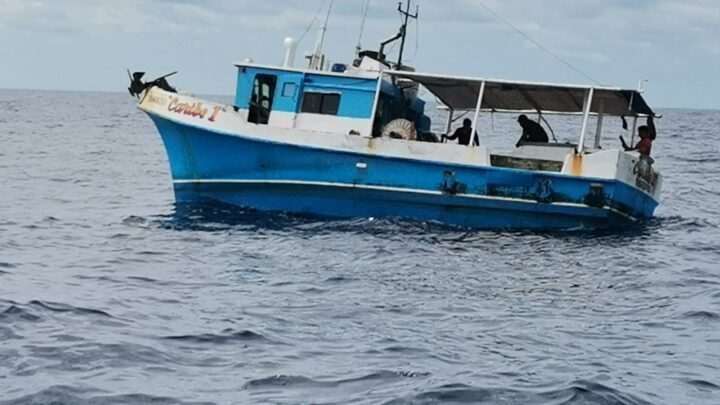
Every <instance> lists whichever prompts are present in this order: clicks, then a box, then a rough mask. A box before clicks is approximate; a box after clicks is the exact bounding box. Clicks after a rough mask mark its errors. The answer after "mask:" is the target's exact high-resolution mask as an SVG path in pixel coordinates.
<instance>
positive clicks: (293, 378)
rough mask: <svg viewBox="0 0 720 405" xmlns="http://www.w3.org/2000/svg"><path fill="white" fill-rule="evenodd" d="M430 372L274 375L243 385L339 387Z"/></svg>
mask: <svg viewBox="0 0 720 405" xmlns="http://www.w3.org/2000/svg"><path fill="white" fill-rule="evenodd" d="M429 375H430V374H429V373H425V372H416V371H390V370H380V371H377V372H374V373H370V374H365V375H362V376H359V377H352V378H346V379H338V380H327V381H320V380H315V379H312V378H309V377H305V376H299V375H282V374H279V375H274V376H270V377H265V378H259V379H255V380H250V381H248V382H247V383H245V385H244V386H243V387H244V388H245V389H254V388H267V387H302V388H337V387H339V386H342V385H348V384H355V383H364V382H373V383H374V382H386V381H388V380H393V379H399V378H422V377H427V376H429Z"/></svg>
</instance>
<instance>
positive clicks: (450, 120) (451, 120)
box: [445, 107, 455, 135]
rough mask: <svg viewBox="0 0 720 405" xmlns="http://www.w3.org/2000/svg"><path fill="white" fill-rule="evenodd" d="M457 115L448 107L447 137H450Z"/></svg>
mask: <svg viewBox="0 0 720 405" xmlns="http://www.w3.org/2000/svg"><path fill="white" fill-rule="evenodd" d="M454 113H455V110H453V109H452V108H450V107H448V116H447V122H446V123H445V135H450V130H451V129H452V123H453V114H454Z"/></svg>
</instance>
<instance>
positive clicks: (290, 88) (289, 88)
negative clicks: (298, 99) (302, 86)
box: [282, 83, 297, 97]
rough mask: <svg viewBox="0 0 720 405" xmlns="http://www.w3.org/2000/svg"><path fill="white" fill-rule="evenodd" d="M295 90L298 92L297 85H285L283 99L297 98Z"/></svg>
mask: <svg viewBox="0 0 720 405" xmlns="http://www.w3.org/2000/svg"><path fill="white" fill-rule="evenodd" d="M295 90H297V84H295V83H285V84H283V90H282V96H283V97H295Z"/></svg>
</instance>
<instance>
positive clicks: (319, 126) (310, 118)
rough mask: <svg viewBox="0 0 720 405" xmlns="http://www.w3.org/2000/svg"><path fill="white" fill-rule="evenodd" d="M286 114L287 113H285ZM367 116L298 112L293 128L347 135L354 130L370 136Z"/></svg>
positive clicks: (364, 135)
mask: <svg viewBox="0 0 720 405" xmlns="http://www.w3.org/2000/svg"><path fill="white" fill-rule="evenodd" d="M286 114H287V113H286ZM369 121H370V120H369V119H368V118H349V117H338V116H337V115H329V114H310V113H300V114H297V116H296V118H295V128H297V129H305V130H308V131H316V132H324V133H328V134H343V135H348V134H350V132H351V131H355V132H357V133H359V134H360V136H363V137H371V136H372V135H371V134H370V132H369V130H368V128H369V125H368V122H369Z"/></svg>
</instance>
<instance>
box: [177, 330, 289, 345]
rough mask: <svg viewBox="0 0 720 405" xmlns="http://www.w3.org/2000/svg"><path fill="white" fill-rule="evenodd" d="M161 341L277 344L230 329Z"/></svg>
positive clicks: (246, 331)
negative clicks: (217, 332)
mask: <svg viewBox="0 0 720 405" xmlns="http://www.w3.org/2000/svg"><path fill="white" fill-rule="evenodd" d="M163 339H167V340H175V341H181V342H191V343H203V344H205V343H207V344H227V343H232V342H247V341H255V342H268V343H277V342H275V341H273V340H271V339H268V338H267V337H265V336H263V335H261V334H259V333H256V332H253V331H251V330H241V331H233V330H231V329H225V330H224V331H223V332H222V333H219V334H215V333H202V334H198V335H177V336H164V337H163Z"/></svg>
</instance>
